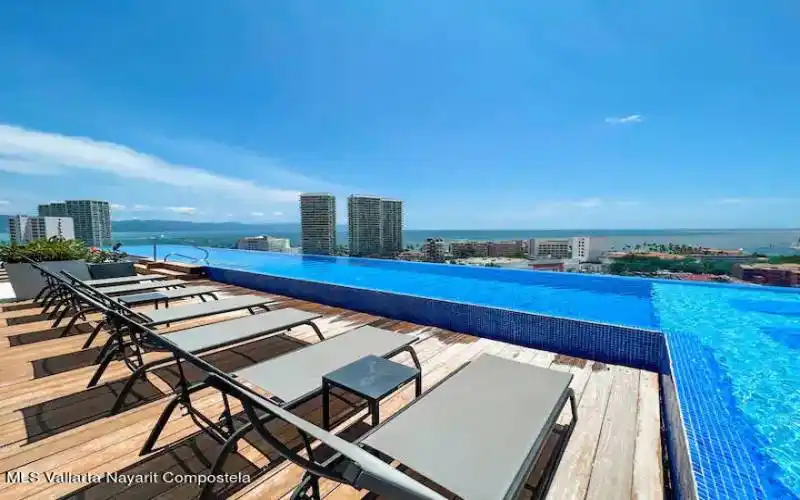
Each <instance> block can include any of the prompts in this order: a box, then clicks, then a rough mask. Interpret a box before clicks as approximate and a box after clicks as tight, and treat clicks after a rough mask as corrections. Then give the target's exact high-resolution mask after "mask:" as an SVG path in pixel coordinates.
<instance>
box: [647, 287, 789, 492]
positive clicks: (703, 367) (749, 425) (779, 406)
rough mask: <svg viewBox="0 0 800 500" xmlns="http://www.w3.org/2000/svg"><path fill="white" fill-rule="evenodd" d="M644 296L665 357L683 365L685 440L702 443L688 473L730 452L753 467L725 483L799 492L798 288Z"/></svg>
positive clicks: (704, 469)
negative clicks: (651, 305) (648, 299)
mask: <svg viewBox="0 0 800 500" xmlns="http://www.w3.org/2000/svg"><path fill="white" fill-rule="evenodd" d="M653 303H654V305H655V308H656V311H657V315H658V319H659V322H660V326H661V329H662V331H663V332H664V333H665V335H666V339H667V344H668V346H669V347H670V351H671V353H672V355H673V364H675V363H685V365H686V368H687V369H686V370H676V371H677V373H675V374H674V376H675V379H676V384H677V385H678V392H679V394H680V395H681V397H682V398H685V399H687V401H683V400H682V401H681V408H682V410H683V417H684V425H685V426H686V430H687V433H688V434H690V436H691V435H694V437H695V440H694V443H693V442H692V440H691V439H690V446H692V445H693V444H695V445H697V446H702V447H703V448H705V449H702V450H701V449H698V450H695V452H694V453H693V454H692V455H693V458H694V457H697V458H696V459H695V461H696V462H697V463H695V466H696V472H700V473H705V474H706V475H709V474H708V472H709V471H710V470H713V468H714V467H715V466H718V464H715V462H717V461H723V460H731V459H735V460H736V462H737V465H738V466H739V469H740V470H742V469H746V468H749V469H751V472H752V473H751V474H749V475H748V474H740V475H739V476H738V477H727V478H725V477H724V475H723V480H724V479H727V481H725V482H727V484H731V483H734V484H735V483H737V482H741V483H743V484H751V485H753V486H760V488H761V489H763V491H766V492H767V493H768V495H769V498H783V497H785V498H792V497H793V496H800V315H797V314H795V311H798V310H800V293H776V292H773V291H768V290H762V289H759V288H756V289H752V290H751V289H742V288H737V287H706V286H685V285H678V284H667V283H654V284H653ZM676 354H677V358H678V359H674V358H675V357H676ZM715 424H716V425H715ZM735 445H739V447H738V448H739V449H744V450H746V451H747V452H748V453H745V454H741V455H740V454H739V453H737V452H736V451H735V449H734V448H736V446H735ZM709 450H712V451H714V453H709ZM697 468H699V469H700V470H698V469H697ZM744 472H746V471H744ZM753 483H760V484H753ZM719 486H720V487H724V485H719Z"/></svg>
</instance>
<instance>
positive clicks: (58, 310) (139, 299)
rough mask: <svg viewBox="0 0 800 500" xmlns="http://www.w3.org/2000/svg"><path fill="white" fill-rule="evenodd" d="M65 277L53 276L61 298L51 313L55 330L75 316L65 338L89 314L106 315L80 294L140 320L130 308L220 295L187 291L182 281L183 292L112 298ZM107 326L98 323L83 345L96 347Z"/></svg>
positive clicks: (199, 289) (193, 289)
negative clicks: (70, 314) (80, 292)
mask: <svg viewBox="0 0 800 500" xmlns="http://www.w3.org/2000/svg"><path fill="white" fill-rule="evenodd" d="M62 274H63V277H62V276H59V275H53V276H52V279H53V280H55V281H57V282H58V285H57V291H56V293H55V296H57V297H58V303H57V305H56V307H55V308H54V309H53V310H52V312H51V313H50V318H51V319H53V324H52V325H51V326H52V328H55V327H57V326H58V325H59V324H60V323H61V321H62V320H63V319H64V318H65V317H66V315H67V314H68V313H69V312H72V313H73V316H72V318H71V319H70V321H69V322H68V323H67V325H66V327H65V328H64V330H63V331H62V332H61V336H62V337H64V336H66V335H67V334H69V332H70V331H71V330H72V328H73V327H74V326H75V323H76V322H77V321H78V319H80V318H83V319H84V320H85V319H86V313H87V312H102V311H98V310H96V309H95V308H94V307H91V305H90V303H88V302H86V301H85V300H82V295H76V294H75V291H76V290H80V291H82V292H83V294H85V295H86V296H88V297H91V298H93V299H95V300H96V301H97V302H99V303H100V304H103V305H104V306H105V307H106V308H122V309H124V311H125V312H127V313H129V314H132V315H134V316H137V313H134V312H133V311H130V309H128V308H127V307H126V306H132V305H141V304H146V303H153V304H154V305H155V307H156V308H158V302H159V301H161V300H164V301H165V303H166V304H167V305H168V302H169V300H170V299H177V298H188V297H199V298H200V299H201V300H202V301H203V302H205V300H206V299H205V296H206V295H208V296H210V297H212V298H214V299H215V300H216V299H217V296H216V295H215V292H216V291H217V290H216V289H213V288H212V287H183V285H184V284H185V282H182V281H181V282H180V284H181V287H180V288H174V289H171V290H163V291H151V292H146V293H138V294H133V295H122V296H119V297H109V296H108V295H107V294H106V293H105V291H106V290H107V289H108V288H99V289H98V288H95V287H93V286H91V285H88V284H87V282H86V281H82V280H80V279H78V278H76V277H75V276H73V275H71V274H70V273H68V272H66V271H64V272H63V273H62ZM64 278H66V279H67V280H68V281H70V282H72V285H69V284H67V282H66V281H65V280H64ZM171 281H176V282H177V281H178V280H168V281H162V282H160V283H161V284H169V283H170V282H171ZM139 319H140V320H142V321H146V319H144V318H141V317H140V318H139ZM104 324H105V319H102V320H100V321H99V322H98V323H97V325H96V327H95V328H94V330H93V331H92V332H91V333H90V334H89V337H88V338H87V339H86V342H85V343H84V344H83V348H84V349H86V348H87V347H89V346H90V345H91V344H92V342H93V341H94V339H95V337H97V335H98V334H99V333H100V329H101V328H102V327H103V326H104Z"/></svg>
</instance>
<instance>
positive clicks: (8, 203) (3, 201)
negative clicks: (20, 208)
mask: <svg viewBox="0 0 800 500" xmlns="http://www.w3.org/2000/svg"><path fill="white" fill-rule="evenodd" d="M0 205H11V202H10V201H8V200H0Z"/></svg>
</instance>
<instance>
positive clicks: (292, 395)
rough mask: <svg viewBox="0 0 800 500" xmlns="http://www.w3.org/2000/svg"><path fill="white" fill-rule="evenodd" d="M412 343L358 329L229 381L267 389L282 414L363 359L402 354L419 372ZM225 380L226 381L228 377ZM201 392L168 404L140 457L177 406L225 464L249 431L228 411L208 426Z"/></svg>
mask: <svg viewBox="0 0 800 500" xmlns="http://www.w3.org/2000/svg"><path fill="white" fill-rule="evenodd" d="M148 335H151V334H148ZM164 340H167V341H170V340H171V338H170V337H169V336H166V337H162V338H159V339H158V340H157V341H162V342H163V341H164ZM416 341H417V337H415V336H413V335H404V334H400V333H395V332H391V331H388V330H383V329H380V328H375V327H372V326H362V327H360V328H356V329H355V330H350V331H349V332H345V333H342V334H339V335H337V336H335V337H332V338H329V339H327V340H325V341H324V342H319V343H316V344H313V345H310V346H307V347H304V348H302V349H298V350H296V351H292V352H289V353H287V354H284V355H282V356H278V357H276V358H273V359H270V360H267V361H263V362H261V363H258V364H256V365H253V366H251V367H249V368H245V369H243V370H240V371H237V372H235V373H234V374H232V375H231V376H232V377H236V378H241V379H242V380H247V381H249V382H252V383H254V384H257V385H258V386H259V387H263V388H265V389H266V390H268V391H269V392H270V394H272V395H273V396H272V403H273V404H276V405H279V406H281V407H282V408H285V409H292V408H295V407H297V406H298V405H300V404H302V403H304V402H306V401H309V400H311V399H313V398H314V397H316V396H318V395H319V394H320V393H321V391H322V376H323V375H325V374H327V373H329V372H331V371H333V370H335V369H337V368H340V367H342V366H345V365H347V364H349V363H351V362H353V361H356V360H358V359H361V358H363V357H364V356H369V355H374V356H381V357H384V358H387V359H388V358H392V357H395V356H397V355H398V354H400V353H402V352H407V353H409V354H410V355H411V358H412V360H413V361H414V364H415V365H416V366H417V368H420V369H421V366H420V364H419V360H418V359H417V354H416V352H414V348H413V347H412V344H413V343H414V342H416ZM166 348H167V349H170V350H175V349H178V346H174V345H172V346H167V347H166ZM181 357H182V358H183V359H186V360H188V361H190V362H191V363H193V364H195V365H196V366H198V367H200V368H201V369H203V370H204V371H206V372H209V369H210V370H211V372H215V371H216V372H219V371H218V370H216V368H213V367H211V366H210V365H209V364H208V363H205V362H203V361H202V360H199V359H197V358H193V357H189V356H186V354H181ZM219 373H222V372H219ZM225 376H226V377H227V376H228V375H225ZM205 387H208V385H207V384H206V383H204V382H200V383H197V384H194V385H192V386H190V387H186V388H184V390H183V391H181V392H179V393H178V395H177V396H176V397H175V398H173V399H172V400H171V401H170V402H169V404H167V406H166V407H165V408H164V411H163V412H162V413H161V416H160V417H159V419H158V422H157V423H156V426H155V427H154V428H153V430H152V432H151V434H150V436H149V437H148V439H147V441H146V442H145V444H144V446H143V447H142V449H141V452H140V454H145V453H148V452H150V451H151V450H152V449H153V446H155V443H156V441H157V440H158V436H159V434H160V433H161V431H162V430H163V429H164V426H166V424H167V422H168V421H169V418H170V415H171V414H172V412H173V411H175V408H176V407H177V406H178V404H181V405H182V406H183V407H184V408H185V409H186V410H187V411H188V412H189V413H190V414H192V415H196V416H197V417H198V418H199V419H200V420H202V421H203V422H205V423H206V424H207V425H208V427H207V428H206V429H207V430H208V431H209V432H210V434H211V436H212V437H213V438H214V439H216V440H218V441H220V442H221V443H223V442H224V443H227V444H226V449H227V450H228V451H227V452H225V453H224V455H222V459H221V462H224V461H225V457H227V454H228V453H229V452H230V451H231V450H232V449H233V447H235V446H236V443H237V442H238V441H239V439H241V438H242V436H244V435H245V434H246V433H247V432H248V430H251V429H252V428H253V426H252V424H248V425H245V426H244V427H242V428H240V429H238V430H235V429H234V428H233V418H232V416H231V415H230V412H229V411H228V412H227V413H226V414H225V415H224V418H223V421H224V424H225V425H226V427H222V426H220V425H219V424H216V423H213V422H209V421H208V419H207V417H205V416H204V415H202V413H200V412H198V411H197V410H195V409H194V408H193V406H192V404H191V394H192V393H194V392H196V391H198V390H200V389H203V388H205ZM223 400H224V401H225V405H226V406H225V407H226V408H228V405H227V396H225V394H224V393H223Z"/></svg>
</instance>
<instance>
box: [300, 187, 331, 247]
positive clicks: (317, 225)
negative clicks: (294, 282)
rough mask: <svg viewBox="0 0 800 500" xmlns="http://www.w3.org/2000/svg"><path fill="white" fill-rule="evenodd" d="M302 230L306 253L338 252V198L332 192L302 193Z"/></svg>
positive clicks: (302, 240)
mask: <svg viewBox="0 0 800 500" xmlns="http://www.w3.org/2000/svg"><path fill="white" fill-rule="evenodd" d="M300 232H301V245H302V248H303V253H304V254H312V255H335V254H336V198H335V197H334V196H333V195H332V194H330V193H303V194H301V195H300Z"/></svg>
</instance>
